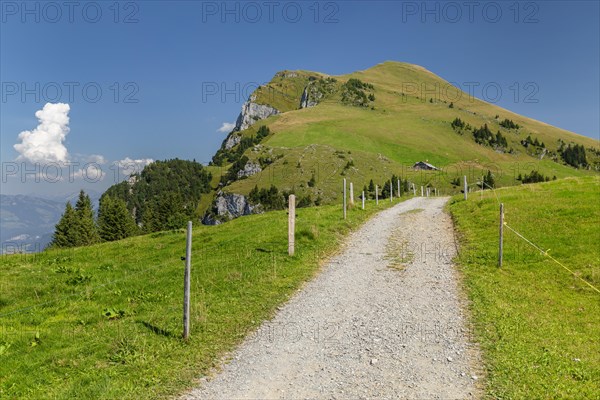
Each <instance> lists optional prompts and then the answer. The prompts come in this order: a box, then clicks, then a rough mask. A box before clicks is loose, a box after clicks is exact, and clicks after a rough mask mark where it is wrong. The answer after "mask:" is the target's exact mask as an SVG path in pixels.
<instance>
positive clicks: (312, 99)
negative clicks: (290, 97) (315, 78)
mask: <svg viewBox="0 0 600 400" xmlns="http://www.w3.org/2000/svg"><path fill="white" fill-rule="evenodd" d="M322 97H323V93H321V92H320V91H319V89H318V88H316V87H315V86H314V85H308V86H307V87H305V88H304V92H303V93H302V98H301V99H300V108H308V107H314V106H316V105H317V104H319V100H321V98H322Z"/></svg>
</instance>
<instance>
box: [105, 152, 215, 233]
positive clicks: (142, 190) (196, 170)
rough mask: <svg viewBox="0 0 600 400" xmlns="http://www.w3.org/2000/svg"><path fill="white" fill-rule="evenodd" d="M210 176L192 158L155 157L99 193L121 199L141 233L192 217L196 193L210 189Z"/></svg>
mask: <svg viewBox="0 0 600 400" xmlns="http://www.w3.org/2000/svg"><path fill="white" fill-rule="evenodd" d="M211 179H212V175H211V174H210V173H209V172H208V171H206V169H205V168H204V167H203V166H202V164H200V163H197V162H196V161H188V160H179V159H173V160H166V161H155V162H153V163H152V164H149V165H147V166H146V167H145V168H144V170H143V171H142V172H141V173H140V174H139V175H135V176H133V178H132V179H131V181H123V182H121V183H119V184H116V185H113V186H111V187H110V188H108V190H107V191H106V192H105V194H104V195H103V196H110V197H112V198H115V199H121V200H123V201H124V202H125V204H126V207H127V210H128V211H129V212H130V214H131V215H133V218H134V220H135V223H136V225H138V226H140V227H141V230H142V233H151V232H158V231H164V230H171V229H179V228H182V227H184V226H185V224H186V222H187V221H189V220H190V219H193V218H194V216H195V213H196V209H197V207H198V203H199V202H200V197H201V196H202V195H203V194H205V193H208V192H210V190H211V187H210V182H211Z"/></svg>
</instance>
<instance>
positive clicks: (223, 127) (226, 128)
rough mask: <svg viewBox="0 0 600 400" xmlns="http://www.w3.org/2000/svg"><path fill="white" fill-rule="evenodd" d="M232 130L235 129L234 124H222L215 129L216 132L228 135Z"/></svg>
mask: <svg viewBox="0 0 600 400" xmlns="http://www.w3.org/2000/svg"><path fill="white" fill-rule="evenodd" d="M233 128H235V124H232V123H231V122H223V125H221V127H220V128H219V129H217V132H221V133H229V132H231V131H232V130H233Z"/></svg>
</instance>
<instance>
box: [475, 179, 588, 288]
mask: <svg viewBox="0 0 600 400" xmlns="http://www.w3.org/2000/svg"><path fill="white" fill-rule="evenodd" d="M484 186H486V187H488V188H489V189H491V191H492V193H493V194H494V196H495V198H496V202H497V203H498V205H501V204H502V201H501V199H500V197H499V195H498V191H497V190H496V188H495V187H492V186H490V185H489V184H487V183H486V182H485V180H482V181H481V182H479V183H473V184H470V185H468V187H469V188H471V187H477V188H478V189H480V191H481V195H483V191H484ZM471 193H472V192H471ZM504 218H506V215H505V216H504ZM503 224H504V226H505V227H506V228H508V229H509V230H510V231H511V232H513V233H514V234H515V235H516V236H517V237H518V238H520V239H521V240H523V241H524V242H525V243H527V244H528V245H529V246H531V247H532V248H534V249H536V250H537V251H539V252H540V254H541V255H543V256H544V257H547V258H548V259H550V260H552V261H553V262H554V263H556V264H557V265H559V266H560V267H562V268H564V269H565V270H566V271H568V272H569V273H570V274H571V275H573V276H574V277H575V278H577V279H579V280H580V281H581V282H583V283H584V284H586V285H587V286H589V287H590V288H591V289H593V290H594V291H596V292H597V293H600V290H599V289H598V288H597V287H596V286H594V285H593V284H592V283H590V282H588V281H587V280H585V279H583V278H582V277H581V276H579V275H578V274H577V273H576V272H575V271H573V270H572V269H571V268H569V267H567V266H566V265H565V264H564V263H562V262H561V261H559V260H557V259H556V258H555V257H553V256H551V255H550V254H549V253H548V250H544V249H543V248H542V247H541V246H539V245H537V244H535V243H534V242H533V240H532V239H529V238H527V237H526V236H525V235H524V234H522V233H520V232H518V231H517V230H516V229H515V228H513V227H512V226H510V225H509V224H508V223H507V222H506V221H504V222H503Z"/></svg>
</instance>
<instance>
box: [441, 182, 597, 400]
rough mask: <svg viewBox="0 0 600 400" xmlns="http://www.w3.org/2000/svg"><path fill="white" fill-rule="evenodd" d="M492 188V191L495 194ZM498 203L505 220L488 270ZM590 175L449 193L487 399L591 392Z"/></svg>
mask: <svg viewBox="0 0 600 400" xmlns="http://www.w3.org/2000/svg"><path fill="white" fill-rule="evenodd" d="M496 196H497V197H496ZM498 201H501V202H503V203H504V207H505V222H506V223H507V224H508V226H510V227H511V228H513V229H515V230H516V231H517V232H519V233H520V234H522V235H523V236H525V237H526V238H527V239H528V240H530V241H532V242H533V243H535V244H536V245H537V246H540V247H541V248H542V249H544V250H546V251H548V252H549V254H550V255H551V256H552V257H553V258H555V259H556V260H557V261H558V262H560V263H561V264H563V265H564V266H565V267H566V268H568V269H570V270H571V271H572V272H573V274H571V272H569V271H568V270H566V269H565V268H563V267H562V266H561V265H559V264H558V263H557V262H555V261H553V260H551V259H550V258H549V257H545V256H544V255H542V254H540V252H539V251H538V250H536V249H535V248H533V247H531V246H530V245H529V244H528V243H527V242H525V241H524V240H523V239H521V238H519V237H518V236H517V235H516V234H514V233H513V232H512V231H510V230H509V229H508V228H505V229H504V232H505V240H504V263H503V267H502V268H501V269H499V268H497V255H498V219H499V206H498ZM598 204H600V179H598V178H597V177H596V178H592V177H586V178H568V179H564V180H559V181H555V182H547V183H542V184H532V185H523V186H522V187H518V188H503V189H500V190H497V191H496V193H495V194H492V193H486V194H485V195H484V196H483V199H480V197H479V196H474V197H473V198H471V199H469V200H468V201H466V202H465V201H463V200H462V199H461V198H460V197H458V198H455V199H453V204H451V205H450V207H449V208H450V211H451V212H452V215H453V217H454V220H455V224H456V227H457V230H458V232H459V236H460V239H461V240H460V241H461V251H460V255H459V257H458V260H457V261H458V263H459V268H460V271H461V272H462V275H463V276H464V282H465V287H466V289H467V292H468V294H469V299H470V308H471V312H472V315H473V318H474V321H473V322H474V328H475V330H474V332H475V335H476V339H477V341H478V343H480V345H481V348H482V350H483V354H484V361H485V366H486V369H487V374H488V379H487V393H488V397H489V398H494V399H496V398H500V399H575V398H577V399H593V398H597V397H598V393H599V392H598V387H600V345H599V342H598V326H600V293H599V292H597V291H595V290H594V289H593V288H591V287H590V286H588V285H587V284H586V283H584V282H583V281H582V279H583V280H585V281H587V282H589V283H590V284H591V285H593V286H595V287H596V288H600V248H599V247H598V244H599V243H600V233H599V231H598V223H599V222H600V208H598Z"/></svg>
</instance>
